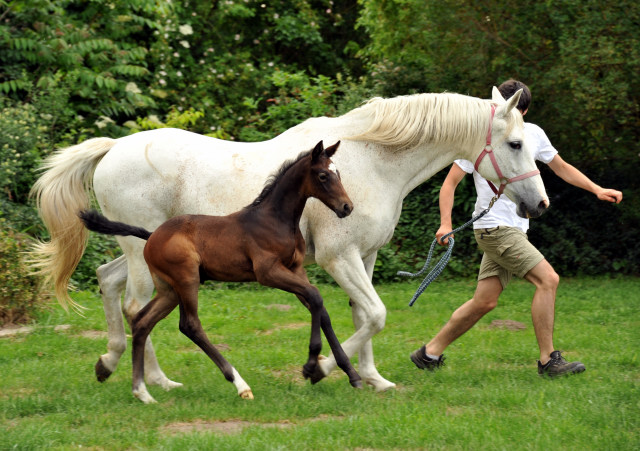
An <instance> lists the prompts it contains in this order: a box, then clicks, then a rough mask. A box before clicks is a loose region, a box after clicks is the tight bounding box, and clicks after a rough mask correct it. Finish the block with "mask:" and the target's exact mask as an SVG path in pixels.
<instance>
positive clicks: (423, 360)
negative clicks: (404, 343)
mask: <svg viewBox="0 0 640 451" xmlns="http://www.w3.org/2000/svg"><path fill="white" fill-rule="evenodd" d="M411 361H412V362H413V363H415V365H416V366H417V367H418V368H420V369H421V370H424V369H427V370H429V371H434V370H435V369H437V368H440V367H441V366H443V365H444V354H440V355H439V356H437V355H430V354H427V345H424V346H422V347H421V348H420V349H418V350H417V351H414V352H412V353H411Z"/></svg>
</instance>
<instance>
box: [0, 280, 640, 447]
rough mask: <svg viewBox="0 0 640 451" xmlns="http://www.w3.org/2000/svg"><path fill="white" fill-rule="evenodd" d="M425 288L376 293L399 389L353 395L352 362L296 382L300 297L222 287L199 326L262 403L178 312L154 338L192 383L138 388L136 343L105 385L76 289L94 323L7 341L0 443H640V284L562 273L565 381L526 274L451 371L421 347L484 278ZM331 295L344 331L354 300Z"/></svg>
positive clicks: (92, 328)
mask: <svg viewBox="0 0 640 451" xmlns="http://www.w3.org/2000/svg"><path fill="white" fill-rule="evenodd" d="M417 285H418V282H417V281H415V282H413V283H403V284H393V285H382V286H378V287H377V289H378V293H379V294H380V296H381V298H382V299H383V301H384V302H385V304H386V306H387V309H388V314H387V324H386V327H385V329H384V330H383V331H382V332H381V333H380V334H378V335H377V336H376V337H375V338H374V341H373V343H374V351H375V356H376V363H377V367H378V370H379V371H380V373H381V374H382V375H383V376H384V377H386V378H387V379H389V380H391V381H393V382H395V383H396V384H397V388H396V389H395V390H391V391H388V392H384V393H376V392H375V391H373V390H372V389H371V388H365V389H363V390H355V389H353V388H352V387H351V386H350V385H349V383H348V380H347V378H346V376H345V375H344V374H343V373H341V372H339V371H336V372H334V373H332V374H331V375H330V376H329V377H328V378H327V379H325V380H323V381H321V382H320V383H318V384H316V385H311V384H310V383H308V382H307V381H305V380H304V379H303V378H302V376H301V367H302V365H303V364H304V362H305V361H306V355H307V349H308V348H307V347H308V340H309V319H310V317H309V314H308V312H307V311H306V310H305V309H304V308H303V307H302V305H300V304H299V302H298V301H297V299H296V298H295V297H293V296H292V295H288V294H286V293H282V292H279V291H276V290H269V289H262V288H253V289H247V288H241V289H227V288H221V289H216V290H214V289H206V290H202V291H201V294H200V314H201V319H202V322H203V324H204V327H205V329H206V331H207V333H208V334H209V337H210V338H211V340H212V342H213V343H215V344H217V345H219V346H220V349H221V351H222V352H223V354H224V355H225V356H226V357H227V358H228V360H229V361H230V362H231V363H232V364H233V365H234V366H235V367H236V368H237V369H238V371H239V372H240V373H241V374H242V375H243V377H244V379H245V380H246V381H247V382H248V383H249V385H250V386H251V388H252V389H253V393H254V395H255V399H254V400H252V401H247V400H243V399H241V398H239V397H238V396H237V394H236V391H235V389H234V387H233V385H232V384H230V383H228V382H227V381H225V379H224V378H223V376H222V375H221V373H220V372H219V371H218V369H217V367H216V366H215V365H214V364H213V363H212V362H211V361H210V360H209V359H208V358H207V357H206V356H205V354H204V353H202V352H201V351H199V349H198V348H197V347H196V346H195V345H194V344H193V343H191V342H190V341H189V340H188V339H187V338H186V337H185V336H183V335H182V334H181V333H180V332H179V331H178V314H177V311H175V312H174V313H172V314H171V315H170V316H169V317H168V318H167V319H165V320H164V321H162V322H160V323H159V324H158V326H157V327H156V329H155V330H154V332H153V334H152V337H153V341H154V344H155V348H156V352H157V354H158V357H159V360H160V363H161V365H162V368H163V370H164V371H165V373H166V374H167V375H168V376H169V377H170V378H172V379H173V380H175V381H178V382H182V383H183V384H184V386H183V387H181V388H177V389H175V390H172V391H169V392H165V391H163V390H162V389H161V388H159V387H156V386H150V392H151V394H152V395H153V396H154V397H155V398H156V399H157V401H158V403H157V404H152V405H144V404H142V403H141V402H139V401H138V400H137V399H135V398H134V397H133V395H132V394H131V355H130V348H128V349H127V351H126V352H125V354H124V356H123V358H122V360H121V363H120V366H119V367H118V369H117V371H116V372H115V373H114V374H113V375H112V376H111V378H110V379H109V380H107V381H106V382H104V383H99V382H97V381H96V379H95V376H94V372H93V365H94V364H95V362H96V361H97V359H98V357H99V356H100V354H103V353H105V352H106V344H107V339H106V333H105V332H106V322H105V320H104V313H103V311H102V304H101V300H100V297H99V295H98V294H97V292H81V293H75V294H74V298H75V299H76V300H77V301H78V302H80V303H81V304H83V305H84V306H85V307H87V308H88V309H87V311H86V316H85V317H84V318H83V317H80V316H78V315H75V314H67V313H65V312H64V311H62V310H61V309H60V308H59V307H57V306H52V308H51V309H50V310H49V311H48V312H46V313H44V314H42V315H41V316H40V318H39V319H38V321H37V322H36V323H34V324H33V326H35V327H34V330H33V331H32V332H31V333H20V334H14V335H10V336H5V337H3V338H0V449H78V448H91V449H108V450H112V449H114V450H118V449H154V450H156V449H178V450H187V449H208V450H240V449H251V450H265V449H269V450H271V449H281V450H293V449H295V450H325V449H327V450H342V449H373V450H377V449H380V450H387V449H430V450H432V449H454V450H455V449H461V450H467V449H492V450H493V449H510V450H519V449H535V450H538V449H539V450H543V449H544V450H546V449H567V450H574V449H575V450H581V449H597V450H601V449H614V450H615V449H620V450H631V449H640V362H639V359H638V357H639V349H640V315H639V313H640V279H638V278H614V279H611V278H604V277H602V278H594V279H587V278H578V279H563V280H562V281H561V285H560V290H559V292H558V297H557V305H556V328H555V344H556V347H557V348H558V349H560V350H563V351H564V355H565V356H566V357H567V359H574V360H581V361H582V362H583V363H584V364H585V365H586V368H587V370H586V372H585V373H583V374H580V375H576V376H570V377H565V378H560V379H548V378H543V377H539V376H538V375H537V368H536V360H537V357H538V354H537V352H538V351H537V346H536V341H535V336H534V332H533V327H532V325H531V320H530V303H531V296H532V294H533V290H532V287H531V286H530V285H528V284H527V283H525V282H522V281H515V282H513V283H512V285H510V286H509V287H508V289H507V290H506V292H505V293H504V294H503V296H502V298H501V300H500V304H499V306H498V308H497V309H496V310H494V311H493V312H491V313H490V314H489V315H487V316H486V317H485V318H483V319H482V320H481V321H480V323H479V324H477V325H476V327H474V328H473V329H472V330H471V331H470V332H468V333H467V334H466V335H464V336H463V337H462V338H460V339H459V340H458V341H457V342H455V343H454V344H453V345H452V346H451V347H450V348H449V349H448V350H447V351H446V353H445V354H446V356H447V361H446V366H445V367H444V368H443V369H442V370H440V371H437V372H433V373H431V372H425V371H420V370H418V369H416V368H415V366H414V365H413V364H412V363H411V361H410V360H409V354H410V353H411V352H412V351H413V350H415V349H416V348H418V347H419V346H421V345H422V344H423V343H424V342H425V341H427V340H428V339H429V338H430V337H431V336H432V335H433V334H435V333H436V332H437V331H438V329H439V328H440V327H441V326H442V325H443V324H444V323H445V322H446V320H447V319H448V318H449V316H450V315H451V313H452V312H453V310H455V309H456V308H457V307H458V306H459V305H460V304H462V303H463V302H464V301H466V300H467V299H468V298H469V297H471V295H472V294H473V289H474V287H475V281H474V280H454V281H447V280H442V279H440V280H438V281H436V282H435V283H434V284H433V285H432V286H430V287H429V288H428V289H427V290H426V292H425V293H424V294H423V295H422V297H421V298H420V299H419V300H418V302H417V303H416V305H415V306H414V307H408V305H407V304H408V301H409V299H410V298H411V296H412V294H413V292H414V290H415V288H416V287H417ZM319 288H320V290H321V292H322V294H323V296H324V297H325V302H326V305H327V309H328V311H329V313H330V315H331V317H332V321H333V325H334V328H335V329H336V332H337V334H338V337H340V339H341V340H344V339H346V338H347V337H348V336H349V335H350V334H351V333H352V332H353V326H352V322H351V311H350V308H349V305H348V299H347V298H346V295H345V294H344V293H343V292H342V291H341V290H340V289H339V288H337V287H334V286H330V285H322V286H320V287H319ZM61 325H62V326H63V327H57V328H56V327H55V326H61ZM129 340H130V339H129ZM324 352H325V353H326V352H328V346H327V345H326V341H325V346H324ZM354 363H357V358H354ZM356 368H357V366H356Z"/></svg>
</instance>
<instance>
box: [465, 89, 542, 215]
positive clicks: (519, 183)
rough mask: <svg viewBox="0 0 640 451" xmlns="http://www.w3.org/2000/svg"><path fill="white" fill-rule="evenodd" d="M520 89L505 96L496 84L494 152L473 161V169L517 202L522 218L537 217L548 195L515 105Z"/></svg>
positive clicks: (493, 96)
mask: <svg viewBox="0 0 640 451" xmlns="http://www.w3.org/2000/svg"><path fill="white" fill-rule="evenodd" d="M521 94H522V90H519V91H518V92H516V93H515V94H514V95H513V96H512V97H511V98H510V99H508V100H505V99H504V98H503V97H502V95H501V94H500V91H498V89H497V88H496V87H494V88H493V93H492V102H493V103H494V104H496V105H497V106H496V109H495V115H494V117H493V126H492V131H491V144H490V147H489V150H490V149H491V148H493V152H491V153H493V156H494V157H495V164H494V161H493V158H491V155H488V154H487V158H482V159H481V160H477V161H476V170H477V171H478V172H479V173H480V175H482V176H483V177H484V178H486V179H487V180H489V181H491V182H493V183H494V184H495V186H496V187H498V186H500V187H501V189H503V190H504V194H506V196H507V197H508V198H509V199H511V200H512V201H513V202H514V203H515V204H516V213H517V214H518V216H520V217H523V218H537V217H538V216H540V215H541V214H542V213H544V211H545V210H546V209H547V207H548V206H549V198H548V197H547V193H546V191H545V188H544V184H543V183H542V178H541V177H540V174H539V171H538V170H537V167H536V163H535V160H534V159H533V153H532V149H531V143H528V142H527V140H526V138H525V134H524V121H523V119H522V114H521V113H520V112H519V111H518V109H517V108H516V105H517V104H518V100H520V95H521Z"/></svg>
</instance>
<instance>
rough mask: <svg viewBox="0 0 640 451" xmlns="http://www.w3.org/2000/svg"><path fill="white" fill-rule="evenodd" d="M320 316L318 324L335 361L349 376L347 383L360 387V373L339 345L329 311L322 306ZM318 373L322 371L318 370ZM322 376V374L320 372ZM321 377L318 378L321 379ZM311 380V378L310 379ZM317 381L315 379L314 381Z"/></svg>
mask: <svg viewBox="0 0 640 451" xmlns="http://www.w3.org/2000/svg"><path fill="white" fill-rule="evenodd" d="M321 315H322V317H321V321H320V325H321V327H322V331H323V332H324V336H325V337H327V341H328V342H329V347H330V348H331V352H333V356H334V357H335V359H336V363H337V364H338V366H339V367H340V369H342V371H344V372H345V373H346V374H347V376H349V383H350V384H351V385H352V386H353V387H356V388H362V379H361V378H360V375H359V374H358V373H357V372H356V370H355V369H354V368H353V365H352V364H351V361H350V360H349V357H348V356H347V354H346V353H345V352H344V349H342V346H341V345H340V341H339V340H338V337H337V336H336V333H335V332H334V330H333V326H332V325H331V319H330V318H329V313H328V312H327V309H326V308H325V307H324V306H323V307H322V314H321ZM320 373H322V372H321V371H320ZM322 377H324V374H322ZM322 377H321V378H320V379H322ZM318 380H319V379H318ZM311 382H313V379H312V380H311ZM316 382H317V381H316Z"/></svg>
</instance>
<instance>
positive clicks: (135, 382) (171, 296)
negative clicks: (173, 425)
mask: <svg viewBox="0 0 640 451" xmlns="http://www.w3.org/2000/svg"><path fill="white" fill-rule="evenodd" d="M176 305H178V296H177V294H176V293H175V291H173V289H172V288H171V287H170V286H169V285H168V284H164V283H159V284H158V294H157V296H156V297H155V298H154V299H153V300H151V302H149V303H148V304H147V305H146V306H145V307H144V308H143V309H142V310H140V312H138V314H137V315H136V317H135V318H134V319H133V321H132V324H131V328H132V331H133V339H132V363H133V378H132V391H133V394H134V396H135V397H136V398H138V399H140V400H141V401H142V402H144V403H145V404H148V403H151V402H155V399H153V397H152V396H151V395H150V394H149V392H148V391H147V387H146V385H145V383H144V366H145V356H144V354H145V344H146V342H147V338H148V337H149V334H150V333H151V330H152V329H153V327H154V326H155V325H156V324H157V323H158V321H160V320H161V319H162V318H164V317H166V316H167V315H168V314H169V313H171V311H172V310H173V309H174V308H176Z"/></svg>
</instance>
